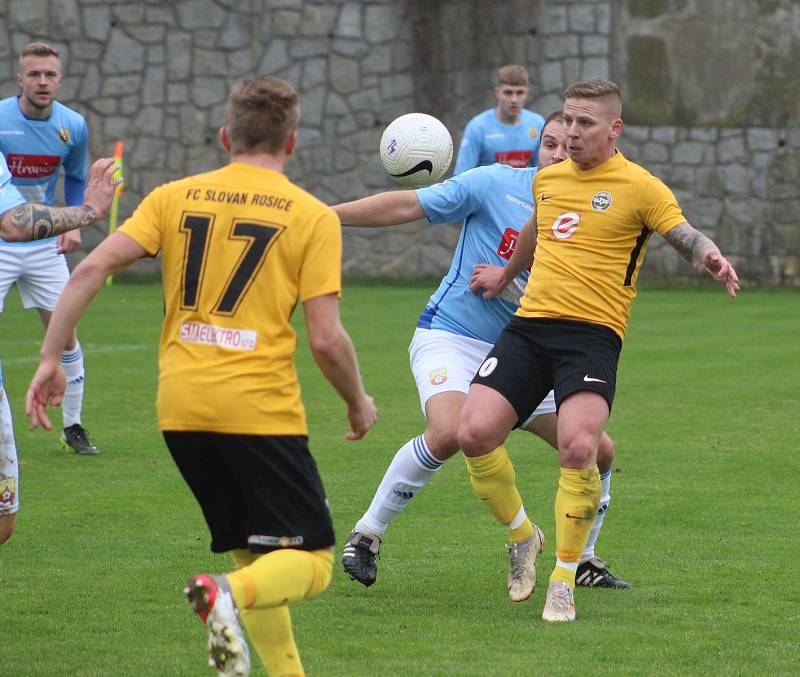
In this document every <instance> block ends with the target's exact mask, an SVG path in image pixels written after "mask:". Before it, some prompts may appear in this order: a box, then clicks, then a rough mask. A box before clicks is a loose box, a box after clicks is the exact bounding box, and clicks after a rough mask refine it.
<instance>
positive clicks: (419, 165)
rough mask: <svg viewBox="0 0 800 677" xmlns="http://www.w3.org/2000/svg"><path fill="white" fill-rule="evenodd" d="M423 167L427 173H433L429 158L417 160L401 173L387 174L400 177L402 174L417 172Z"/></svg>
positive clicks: (407, 174)
mask: <svg viewBox="0 0 800 677" xmlns="http://www.w3.org/2000/svg"><path fill="white" fill-rule="evenodd" d="M423 169H425V170H427V171H428V174H433V162H431V161H430V160H422V162H417V164H415V165H414V166H413V167H412V168H411V169H409V170H408V171H406V172H403V173H402V174H389V176H394V177H397V178H400V177H402V176H411V175H412V174H416V173H417V172H421V171H422V170H423Z"/></svg>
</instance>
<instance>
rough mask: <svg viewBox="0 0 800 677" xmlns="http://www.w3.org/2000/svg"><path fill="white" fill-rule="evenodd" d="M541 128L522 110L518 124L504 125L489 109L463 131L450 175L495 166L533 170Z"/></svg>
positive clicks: (539, 119) (536, 118) (537, 120)
mask: <svg viewBox="0 0 800 677" xmlns="http://www.w3.org/2000/svg"><path fill="white" fill-rule="evenodd" d="M542 127H544V118H543V117H542V116H541V115H539V114H538V113H534V112H533V111H529V110H527V109H525V108H523V109H522V111H520V115H519V123H518V124H516V125H507V124H504V123H503V122H500V120H498V119H497V115H496V114H495V109H494V108H490V109H489V110H487V111H484V112H483V113H480V114H479V115H476V116H475V117H474V118H472V120H470V121H469V122H468V123H467V126H466V127H465V128H464V136H463V138H462V139H461V146H460V147H459V149H458V158H457V159H456V167H455V169H454V170H453V174H461V173H462V172H465V171H467V170H468V169H472V168H473V167H482V166H484V165H491V164H494V163H495V162H499V163H501V164H504V165H510V166H511V167H533V166H534V165H536V163H537V158H536V153H537V151H538V150H539V141H540V136H541V134H542Z"/></svg>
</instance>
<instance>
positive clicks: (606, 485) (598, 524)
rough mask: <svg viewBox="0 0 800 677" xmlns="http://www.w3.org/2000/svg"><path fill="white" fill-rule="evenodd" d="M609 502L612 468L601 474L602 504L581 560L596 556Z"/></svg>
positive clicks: (598, 509)
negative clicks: (598, 539) (596, 544)
mask: <svg viewBox="0 0 800 677" xmlns="http://www.w3.org/2000/svg"><path fill="white" fill-rule="evenodd" d="M609 503H611V468H609V469H608V470H607V471H606V472H604V473H603V474H602V475H600V505H599V507H598V508H597V515H596V517H595V518H594V523H593V524H592V529H591V531H590V532H589V538H588V540H587V541H586V547H584V549H583V555H581V562H585V561H586V560H587V559H589V558H590V557H594V545H595V543H597V538H598V537H599V536H600V529H602V528H603V520H604V519H605V516H606V511H607V510H608V504H609Z"/></svg>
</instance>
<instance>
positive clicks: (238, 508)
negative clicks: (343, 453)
mask: <svg viewBox="0 0 800 677" xmlns="http://www.w3.org/2000/svg"><path fill="white" fill-rule="evenodd" d="M164 439H165V440H166V443H167V447H169V451H170V453H171V454H172V458H173V459H174V460H175V464H176V465H177V466H178V470H180V472H181V475H183V479H185V480H186V483H187V484H188V485H189V488H190V489H191V490H192V493H193V494H194V496H195V498H196V499H197V502H198V503H199V504H200V507H201V508H202V510H203V515H204V516H205V518H206V523H207V524H208V529H209V531H210V532H211V550H212V551H214V552H226V551H228V550H235V549H241V550H248V549H249V550H250V552H252V553H264V552H270V551H272V550H277V549H280V548H294V549H297V550H319V549H321V548H328V547H331V546H332V545H333V544H334V535H333V523H332V521H331V514H330V511H329V510H328V502H327V500H326V498H325V490H324V489H323V487H322V480H321V479H320V476H319V472H318V471H317V464H316V463H315V462H314V459H313V457H312V456H311V453H310V452H309V450H308V438H307V437H305V436H304V435H294V436H292V435H229V434H224V433H211V432H174V431H164Z"/></svg>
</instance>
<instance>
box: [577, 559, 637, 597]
mask: <svg viewBox="0 0 800 677" xmlns="http://www.w3.org/2000/svg"><path fill="white" fill-rule="evenodd" d="M575 585H580V586H583V587H584V588H615V589H617V590H625V589H626V588H630V587H631V584H630V583H628V582H627V581H623V580H621V579H619V578H617V577H616V576H614V574H612V573H611V572H610V571H609V570H608V565H607V564H606V563H605V561H604V560H602V559H600V558H599V557H590V558H589V559H587V560H586V561H585V562H581V563H580V564H579V565H578V570H577V571H576V572H575Z"/></svg>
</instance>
